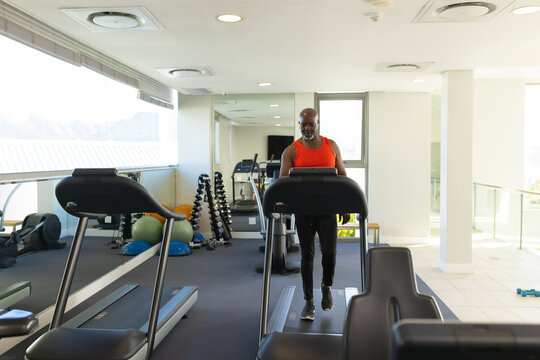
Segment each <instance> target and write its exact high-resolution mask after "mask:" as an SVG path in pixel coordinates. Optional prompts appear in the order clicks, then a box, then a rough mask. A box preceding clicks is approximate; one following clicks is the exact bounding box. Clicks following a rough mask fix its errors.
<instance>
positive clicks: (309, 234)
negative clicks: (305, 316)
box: [296, 215, 337, 300]
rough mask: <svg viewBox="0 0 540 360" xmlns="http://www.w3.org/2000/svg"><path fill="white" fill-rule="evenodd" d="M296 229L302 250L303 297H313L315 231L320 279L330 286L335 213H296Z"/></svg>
mask: <svg viewBox="0 0 540 360" xmlns="http://www.w3.org/2000/svg"><path fill="white" fill-rule="evenodd" d="M296 229H297V231H298V238H299V240H300V249H301V252H302V263H301V272H302V283H303V288H304V298H305V299H306V300H309V299H313V257H314V255H315V232H317V233H318V234H319V242H320V244H321V253H322V268H323V278H322V281H323V283H324V284H325V285H326V286H331V285H332V283H333V281H334V269H335V267H336V243H337V220H336V215H321V216H311V215H297V216H296Z"/></svg>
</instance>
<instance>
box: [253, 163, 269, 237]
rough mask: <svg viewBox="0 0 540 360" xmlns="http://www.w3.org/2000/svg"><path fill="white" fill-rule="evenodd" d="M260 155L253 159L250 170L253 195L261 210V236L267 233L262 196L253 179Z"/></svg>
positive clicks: (258, 208)
mask: <svg viewBox="0 0 540 360" xmlns="http://www.w3.org/2000/svg"><path fill="white" fill-rule="evenodd" d="M258 156H259V154H257V153H256V154H255V156H254V157H253V164H252V165H251V169H250V170H249V182H250V183H251V187H252V188H253V193H254V194H255V200H257V210H259V220H260V221H259V222H260V223H261V234H265V233H266V228H265V224H264V213H263V206H262V202H261V195H260V194H259V189H258V188H257V185H256V184H255V179H254V178H253V169H254V168H255V164H256V163H257V157H258Z"/></svg>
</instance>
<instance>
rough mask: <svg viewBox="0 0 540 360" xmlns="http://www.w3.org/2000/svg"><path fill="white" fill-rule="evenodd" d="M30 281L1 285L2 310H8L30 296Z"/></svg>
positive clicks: (0, 305) (0, 302)
mask: <svg viewBox="0 0 540 360" xmlns="http://www.w3.org/2000/svg"><path fill="white" fill-rule="evenodd" d="M31 291H32V286H31V284H30V281H19V282H16V283H13V284H1V283H0V309H8V308H10V307H11V306H13V305H14V304H16V303H18V302H19V301H21V300H22V299H24V298H25V297H28V296H30V292H31Z"/></svg>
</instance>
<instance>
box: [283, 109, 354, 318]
mask: <svg viewBox="0 0 540 360" xmlns="http://www.w3.org/2000/svg"><path fill="white" fill-rule="evenodd" d="M299 125H300V131H301V132H302V137H301V138H300V139H298V140H296V141H295V142H294V143H292V144H291V145H289V146H288V147H287V148H286V149H285V150H284V151H283V154H282V155H281V169H280V173H279V176H280V177H281V176H288V175H289V170H290V169H291V168H292V167H335V168H337V171H338V174H339V175H343V176H346V175H347V172H346V171H345V165H344V164H343V159H342V158H341V152H340V150H339V147H338V146H337V144H336V143H335V142H334V141H333V140H331V139H328V138H325V137H323V136H320V135H319V115H318V114H317V111H316V110H315V109H311V108H307V109H304V110H302V111H301V112H300V121H299ZM340 217H343V224H344V223H346V222H348V221H349V218H350V215H349V214H344V215H340ZM296 228H297V231H298V238H299V239H300V249H301V254H302V261H301V273H302V284H303V289H304V299H305V300H306V304H305V306H304V309H303V310H302V314H301V316H300V317H301V319H302V320H314V319H315V303H314V301H313V257H314V255H315V232H317V233H318V234H319V242H320V245H321V253H322V267H323V279H322V283H321V292H322V300H321V307H322V309H323V310H324V311H328V310H331V309H332V307H333V306H334V301H333V299H332V291H331V286H332V283H333V281H334V269H335V266H336V243H337V222H336V216H335V215H321V216H311V215H307V216H305V215H304V216H296Z"/></svg>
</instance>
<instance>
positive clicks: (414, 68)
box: [375, 62, 432, 72]
mask: <svg viewBox="0 0 540 360" xmlns="http://www.w3.org/2000/svg"><path fill="white" fill-rule="evenodd" d="M431 64H432V63H431V62H414V63H413V62H395V63H391V62H383V63H378V64H377V65H376V66H375V71H379V72H419V71H423V70H425V69H426V68H427V67H428V66H429V65H431Z"/></svg>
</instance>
